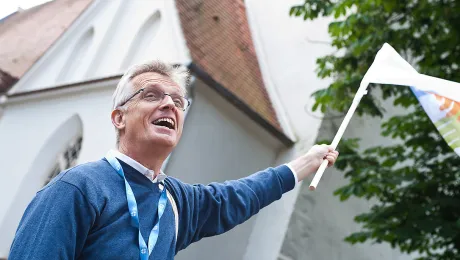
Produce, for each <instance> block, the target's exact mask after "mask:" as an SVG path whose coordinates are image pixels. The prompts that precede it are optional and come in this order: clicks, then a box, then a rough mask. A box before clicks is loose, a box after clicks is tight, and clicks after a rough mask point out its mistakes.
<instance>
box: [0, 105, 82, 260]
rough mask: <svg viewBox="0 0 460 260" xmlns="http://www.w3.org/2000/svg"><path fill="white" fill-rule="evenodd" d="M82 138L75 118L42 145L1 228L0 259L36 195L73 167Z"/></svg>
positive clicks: (6, 251)
mask: <svg viewBox="0 0 460 260" xmlns="http://www.w3.org/2000/svg"><path fill="white" fill-rule="evenodd" d="M82 138H83V123H82V120H81V118H80V116H78V115H77V114H75V115H73V116H71V117H70V118H69V119H67V120H66V121H65V122H64V123H62V124H61V125H60V126H59V127H58V128H57V129H56V130H55V131H54V132H53V133H52V134H51V135H50V136H49V137H48V139H47V140H46V141H45V143H44V145H43V146H42V148H41V149H40V150H39V152H38V154H37V156H36V157H35V160H34V161H33V163H32V165H31V167H30V168H29V171H28V172H27V174H25V176H24V178H23V181H22V182H21V184H20V185H19V188H18V189H17V194H16V196H15V197H14V200H13V203H12V204H11V206H10V207H9V209H8V212H7V214H6V216H5V219H4V220H3V223H1V226H0V234H2V235H1V237H0V245H3V246H7V248H0V256H4V255H6V254H7V253H8V252H9V247H10V245H11V242H12V240H13V237H14V234H15V232H16V229H17V226H18V224H19V221H20V220H21V217H22V214H23V213H24V210H25V209H26V207H27V205H28V204H29V203H30V201H31V200H32V198H33V197H34V196H35V193H36V192H37V191H39V190H40V189H41V188H42V187H43V186H45V185H46V184H47V183H48V182H49V181H50V180H51V179H52V178H53V177H55V176H56V175H57V174H58V173H59V172H61V171H62V170H64V169H66V168H69V167H72V166H74V165H75V164H76V162H77V158H78V155H79V153H80V149H81V141H82Z"/></svg>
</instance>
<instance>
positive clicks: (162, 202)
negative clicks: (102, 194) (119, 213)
mask: <svg viewBox="0 0 460 260" xmlns="http://www.w3.org/2000/svg"><path fill="white" fill-rule="evenodd" d="M105 158H106V159H107V161H109V163H110V165H112V167H113V168H114V169H115V170H116V171H117V173H118V174H119V175H120V176H121V177H123V179H124V180H125V189H126V200H127V201H128V209H129V214H130V215H131V225H132V226H133V227H135V228H137V230H138V232H139V257H140V259H141V260H148V259H149V256H150V254H152V250H153V248H154V247H155V244H156V243H157V240H158V233H159V231H160V219H161V216H163V213H164V211H165V208H166V204H167V203H168V199H167V198H166V187H163V191H162V192H161V195H160V199H159V200H158V222H157V223H156V224H155V226H154V227H153V228H152V231H150V235H149V240H148V241H149V246H148V247H147V245H146V244H145V241H144V238H143V237H142V234H141V231H140V229H139V214H138V209H137V202H136V197H135V196H134V193H133V190H132V189H131V186H130V185H129V183H128V181H127V180H126V178H125V173H124V172H123V168H122V167H121V165H120V162H118V160H117V159H116V158H115V157H114V156H113V155H112V154H110V153H108V154H107V155H106V156H105ZM147 252H148V253H147Z"/></svg>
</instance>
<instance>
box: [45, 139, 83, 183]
mask: <svg viewBox="0 0 460 260" xmlns="http://www.w3.org/2000/svg"><path fill="white" fill-rule="evenodd" d="M82 141H83V137H82V136H77V137H76V138H75V139H74V140H71V141H70V142H69V144H68V145H67V147H66V148H65V150H64V151H63V152H61V153H59V154H58V155H57V156H56V164H55V165H54V167H53V169H52V170H51V172H50V174H49V175H48V177H47V179H46V180H45V183H44V185H46V184H48V183H49V182H50V181H51V180H52V179H53V178H54V177H56V176H57V175H58V174H59V173H60V172H62V171H64V170H65V169H68V168H71V167H73V166H75V165H76V164H77V159H78V155H79V154H80V150H81V143H82Z"/></svg>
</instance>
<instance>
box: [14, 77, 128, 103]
mask: <svg viewBox="0 0 460 260" xmlns="http://www.w3.org/2000/svg"><path fill="white" fill-rule="evenodd" d="M122 76H123V74H119V75H113V76H108V77H103V78H97V79H90V80H85V81H79V82H75V83H69V84H62V85H56V86H52V87H47V88H41V89H36V90H28V91H23V92H15V93H13V94H6V96H7V97H9V98H10V97H11V98H13V97H23V96H29V95H34V94H41V93H45V92H52V91H55V90H61V89H68V88H75V87H81V86H82V85H88V84H94V83H101V82H106V81H111V80H119V79H120V78H121V77H122Z"/></svg>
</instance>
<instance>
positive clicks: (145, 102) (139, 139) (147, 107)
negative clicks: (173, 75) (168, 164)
mask: <svg viewBox="0 0 460 260" xmlns="http://www.w3.org/2000/svg"><path fill="white" fill-rule="evenodd" d="M131 83H132V86H133V88H134V89H133V91H138V90H139V89H141V88H146V89H151V90H161V91H162V92H163V93H167V94H177V95H183V93H182V90H181V88H180V86H179V85H177V83H175V82H174V81H172V80H171V79H170V78H169V77H167V76H164V75H161V74H158V73H155V72H147V73H143V74H140V75H138V76H136V77H135V78H133V79H132V81H131ZM146 95H148V93H146V91H144V92H141V93H139V94H138V95H136V96H135V97H134V98H133V99H132V100H130V101H129V102H128V103H127V104H126V105H125V106H127V110H126V111H124V112H123V114H124V122H125V127H124V129H123V130H122V131H123V133H120V135H123V137H122V136H120V138H123V139H124V141H126V142H124V144H125V145H128V144H134V145H153V146H155V147H167V148H174V147H175V146H176V145H177V143H178V142H179V139H180V137H181V135H182V128H183V123H184V111H182V110H181V109H178V108H177V107H176V106H175V105H174V102H173V100H172V98H171V97H170V96H163V98H162V99H161V100H159V101H156V102H152V101H150V100H149V99H148V96H146ZM143 97H144V98H143ZM171 123H172V124H171Z"/></svg>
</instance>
